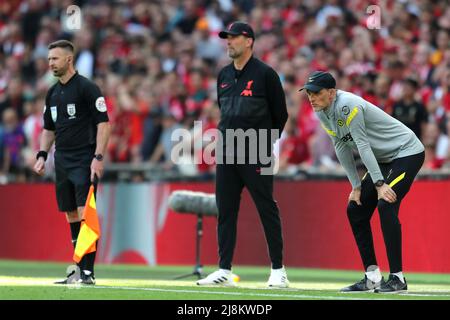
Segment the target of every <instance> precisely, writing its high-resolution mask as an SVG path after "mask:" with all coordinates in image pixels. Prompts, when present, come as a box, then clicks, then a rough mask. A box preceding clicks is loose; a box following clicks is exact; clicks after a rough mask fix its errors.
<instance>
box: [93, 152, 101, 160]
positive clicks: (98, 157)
mask: <svg viewBox="0 0 450 320" xmlns="http://www.w3.org/2000/svg"><path fill="white" fill-rule="evenodd" d="M94 158H95V159H97V161H102V160H103V155H102V154H101V153H99V154H96V155H94Z"/></svg>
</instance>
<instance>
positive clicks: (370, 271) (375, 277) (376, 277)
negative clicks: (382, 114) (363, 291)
mask: <svg viewBox="0 0 450 320" xmlns="http://www.w3.org/2000/svg"><path fill="white" fill-rule="evenodd" d="M366 276H367V278H368V279H369V280H370V281H373V282H380V281H381V278H382V276H381V272H380V268H378V266H369V267H368V268H367V271H366Z"/></svg>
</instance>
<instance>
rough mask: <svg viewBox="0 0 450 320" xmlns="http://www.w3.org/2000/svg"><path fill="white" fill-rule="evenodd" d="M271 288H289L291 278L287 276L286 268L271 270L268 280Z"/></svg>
mask: <svg viewBox="0 0 450 320" xmlns="http://www.w3.org/2000/svg"><path fill="white" fill-rule="evenodd" d="M267 286H268V287H269V288H288V287H289V280H288V278H287V274H286V269H285V268H284V267H283V268H281V269H272V270H271V271H270V277H269V281H267Z"/></svg>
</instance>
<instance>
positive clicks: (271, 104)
mask: <svg viewBox="0 0 450 320" xmlns="http://www.w3.org/2000/svg"><path fill="white" fill-rule="evenodd" d="M217 97H218V99H217V100H218V103H219V108H220V114H221V118H220V122H219V126H218V128H219V130H220V131H221V132H222V134H224V135H225V130H226V129H243V130H244V131H245V130H247V129H255V130H256V131H258V130H259V129H278V130H279V135H281V132H282V131H283V128H284V125H285V124H286V121H287V118H288V113H287V109H286V98H285V95H284V91H283V87H282V85H281V81H280V78H279V77H278V74H277V73H276V72H275V70H273V69H272V68H271V67H270V66H268V65H267V64H265V63H263V62H262V61H260V60H258V59H256V58H254V57H253V56H252V57H251V58H250V60H249V61H248V62H247V64H246V65H245V66H244V68H243V69H242V70H236V69H235V68H234V64H233V63H230V64H229V65H227V66H225V67H224V68H223V69H222V70H221V71H220V73H219V76H218V79H217ZM258 140H259V132H258ZM268 142H270V138H269V139H268ZM225 144H226V142H225V141H224V146H225ZM271 147H272V145H270V150H271ZM246 149H247V150H248V146H247V148H246ZM235 155H236V153H235Z"/></svg>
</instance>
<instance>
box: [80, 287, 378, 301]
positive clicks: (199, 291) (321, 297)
mask: <svg viewBox="0 0 450 320" xmlns="http://www.w3.org/2000/svg"><path fill="white" fill-rule="evenodd" d="M82 288H88V289H118V290H142V291H156V292H175V293H207V294H216V295H231V296H254V297H273V298H277V297H278V298H307V299H308V298H310V299H331V300H369V299H363V298H355V297H339V296H312V295H306V294H276V293H251V292H226V291H207V290H180V289H161V288H137V287H115V286H91V287H87V286H86V287H82ZM375 299H376V300H386V298H381V299H379V298H375Z"/></svg>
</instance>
